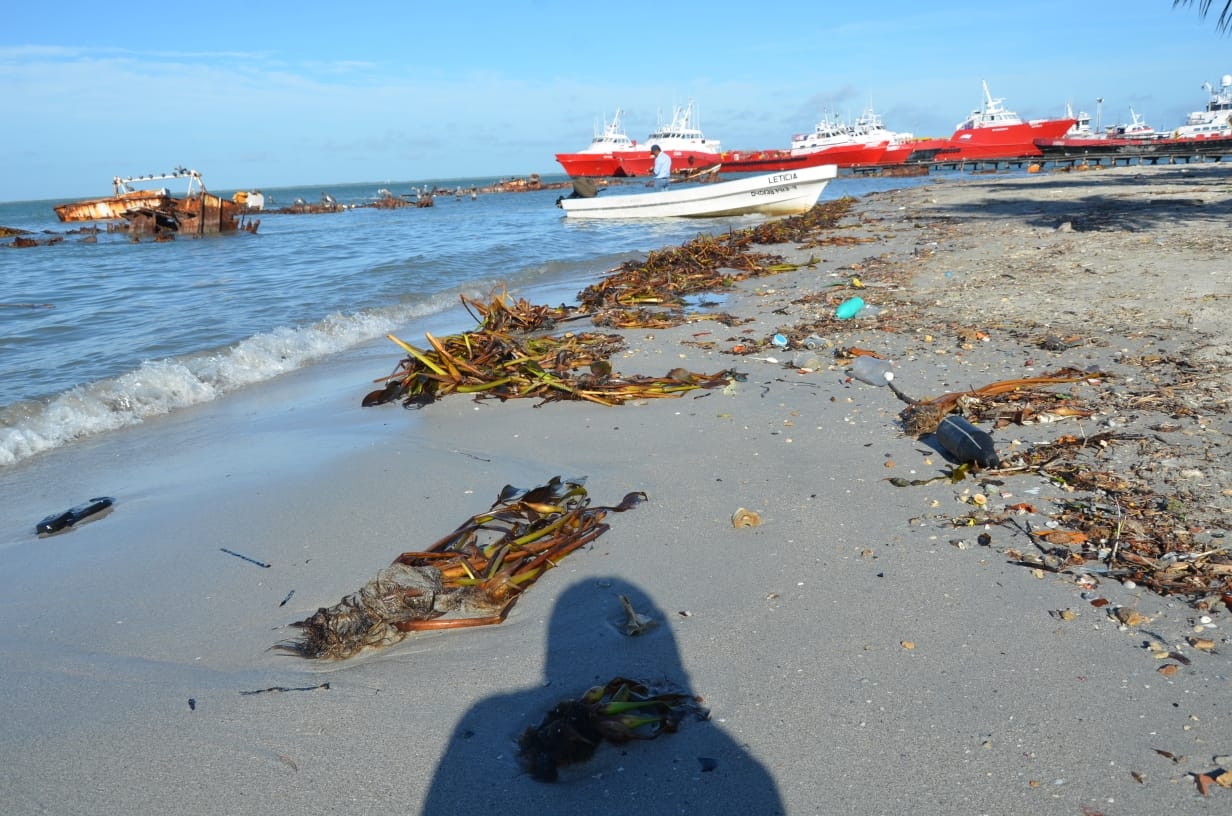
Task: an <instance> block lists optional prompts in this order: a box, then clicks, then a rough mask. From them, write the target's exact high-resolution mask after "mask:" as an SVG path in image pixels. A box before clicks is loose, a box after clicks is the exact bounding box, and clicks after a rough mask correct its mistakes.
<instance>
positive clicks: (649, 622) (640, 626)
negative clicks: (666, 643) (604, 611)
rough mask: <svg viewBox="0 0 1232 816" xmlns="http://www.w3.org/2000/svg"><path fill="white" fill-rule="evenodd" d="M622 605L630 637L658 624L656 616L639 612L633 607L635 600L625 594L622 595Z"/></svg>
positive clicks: (627, 633)
mask: <svg viewBox="0 0 1232 816" xmlns="http://www.w3.org/2000/svg"><path fill="white" fill-rule="evenodd" d="M620 607H621V609H623V610H624V613H625V627H624V628H625V634H626V635H628V636H629V637H637V636H638V635H640V634H642V633H644V632H648V631H650V630H651V629H653V628H654V627H655V626H656V625H657V623H658V622H657V621H656V620H655V619H654V618H651V617H648V616H646V615H643V614H641V613H639V612H638V611H637V610H636V609H634V608H633V602H632V601H630V600H629V598H628V597H627V596H625V595H621V596H620Z"/></svg>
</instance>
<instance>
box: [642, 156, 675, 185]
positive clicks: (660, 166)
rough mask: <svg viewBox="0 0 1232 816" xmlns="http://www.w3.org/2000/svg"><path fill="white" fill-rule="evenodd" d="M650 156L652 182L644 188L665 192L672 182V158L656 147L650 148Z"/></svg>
mask: <svg viewBox="0 0 1232 816" xmlns="http://www.w3.org/2000/svg"><path fill="white" fill-rule="evenodd" d="M650 155H651V157H652V158H653V159H654V181H652V182H650V183H649V184H647V185H646V186H647V187H654V188H655V189H656V190H666V189H667V185H668V184H671V181H672V157H671V156H669V155H667V154H666V153H664V152H663V151H662V150H661V149H660V148H659V146H658V145H651V146H650Z"/></svg>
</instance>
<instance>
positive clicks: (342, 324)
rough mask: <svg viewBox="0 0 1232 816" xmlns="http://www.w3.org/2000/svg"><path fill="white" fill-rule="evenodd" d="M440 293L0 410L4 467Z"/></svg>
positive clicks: (316, 354) (351, 334) (428, 306)
mask: <svg viewBox="0 0 1232 816" xmlns="http://www.w3.org/2000/svg"><path fill="white" fill-rule="evenodd" d="M459 294H460V293H459V292H442V293H439V294H438V295H436V296H433V297H431V298H427V299H422V300H418V301H416V302H414V303H411V304H403V305H401V306H398V307H389V308H384V309H377V310H372V311H367V312H358V313H355V314H350V315H346V314H340V313H338V314H333V315H330V316H328V317H326V318H324V319H323V320H320V321H318V322H316V323H314V324H312V325H310V326H305V327H300V328H291V327H280V328H276V329H274V330H272V331H268V332H263V333H261V334H257V335H254V336H252V337H249V338H247V339H245V340H243V341H241V342H239V343H236V344H234V345H232V346H229V347H227V348H225V349H220V350H217V351H214V352H210V353H204V354H193V355H186V356H183V357H178V358H167V359H162V360H150V361H146V362H144V363H142V364H141V365H140V366H139V367H138V368H136V369H135V370H132V371H128V372H125V373H124V374H121V375H119V376H116V377H111V378H107V379H103V380H98V381H96V382H92V383H87V384H83V385H78V386H75V387H74V388H72V389H70V390H68V391H65V392H64V393H61V394H59V395H57V396H55V397H52V398H51V399H49V400H43V401H33V400H28V401H25V402H20V403H17V404H14V405H10V406H7V407H5V408H3V409H0V467H6V466H10V465H13V464H16V463H17V462H20V461H22V460H24V459H28V458H30V457H32V456H36V455H38V454H40V453H44V452H46V451H50V450H54V449H55V448H59V447H62V446H64V445H67V444H70V443H72V442H76V441H79V440H82V439H85V438H87V437H90V436H94V435H96V434H101V433H106V432H108V431H115V430H119V429H121V428H125V427H128V426H132V425H138V424H140V423H141V422H143V421H144V420H146V419H148V418H150V417H156V416H161V415H164V414H169V413H171V412H173V411H176V410H180V409H183V408H188V407H190V406H193V405H200V404H201V403H206V402H210V401H211V400H214V399H217V398H219V397H221V396H223V395H224V394H227V393H230V392H233V391H236V390H238V389H241V388H244V387H247V386H251V385H256V384H258V383H261V382H265V381H267V380H270V379H273V378H274V377H277V376H279V375H282V374H285V373H288V372H291V371H295V370H297V369H300V368H303V367H305V366H308V365H311V364H312V363H313V362H316V361H318V360H321V359H323V358H325V357H328V356H330V355H333V354H337V353H339V352H342V351H345V350H347V349H350V348H353V347H355V346H358V345H360V344H362V343H365V342H367V341H369V340H372V339H374V338H378V337H381V336H382V335H385V334H388V333H390V332H392V331H395V330H397V329H398V328H399V327H401V326H405V325H406V324H407V323H409V322H412V321H414V320H416V319H418V318H421V317H424V316H426V315H429V314H438V313H440V312H443V311H445V310H446V309H448V308H451V307H453V306H455V305H456V304H457V303H458V296H459Z"/></svg>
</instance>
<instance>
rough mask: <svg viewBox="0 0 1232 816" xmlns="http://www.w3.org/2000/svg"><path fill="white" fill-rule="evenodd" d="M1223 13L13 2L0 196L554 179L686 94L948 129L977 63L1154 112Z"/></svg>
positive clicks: (1057, 96) (1171, 123)
mask: <svg viewBox="0 0 1232 816" xmlns="http://www.w3.org/2000/svg"><path fill="white" fill-rule="evenodd" d="M1217 6H1218V8H1216V9H1215V14H1214V16H1208V17H1207V18H1206V19H1202V18H1201V17H1200V16H1199V14H1198V12H1197V9H1196V8H1194V7H1188V8H1178V9H1173V7H1172V3H1171V0H1084V1H1083V2H1074V0H1069V2H1060V1H1059V0H1034V2H1032V3H1030V4H1027V5H1023V4H1003V3H995V2H989V0H978V1H973V2H967V1H966V0H963V1H962V2H939V3H922V2H919V1H918V0H913V2H898V0H885V1H884V2H880V3H867V4H866V3H842V4H839V3H829V2H801V3H788V4H775V5H772V6H765V5H763V4H759V3H756V2H753V3H750V2H748V0H741V2H731V3H729V2H724V1H723V0H712V1H711V2H704V3H698V2H691V1H690V0H680V1H679V2H672V3H664V4H661V5H660V4H655V3H633V4H618V3H610V2H590V1H589V0H570V2H556V0H537V2H534V3H518V2H508V0H503V2H488V0H471V2H465V3H462V2H454V3H441V2H431V3H429V2H417V1H416V0H403V2H363V0H356V2H352V3H349V4H344V3H338V2H336V0H335V2H329V3H324V2H314V1H304V2H295V3H283V2H277V1H276V0H275V1H273V2H254V3H252V4H251V5H247V4H232V3H228V4H217V3H215V4H204V5H201V6H200V8H201V9H202V13H201V14H200V15H197V14H194V13H193V12H192V11H191V9H192V4H189V5H184V4H176V5H171V6H165V7H159V6H142V5H140V4H138V5H131V4H129V5H123V4H122V5H119V6H115V5H112V6H107V5H106V4H100V3H97V2H91V3H83V2H76V0H67V1H63V0H62V1H61V2H57V3H53V4H50V5H48V4H34V3H26V2H18V3H12V4H9V6H8V7H7V8H6V10H5V12H4V15H3V25H2V26H0V89H2V90H3V96H2V97H0V98H2V99H3V116H2V119H0V121H2V122H3V124H2V125H0V134H2V147H0V201H20V200H28V199H44V198H76V197H89V196H95V195H104V194H107V193H109V192H110V189H111V185H110V182H111V178H112V176H115V175H138V174H144V173H155V172H166V171H169V170H171V169H172V168H174V167H176V166H177V165H183V166H186V167H192V168H195V169H197V170H200V171H201V172H202V174H203V175H204V178H205V182H206V185H207V186H208V187H210V188H211V189H218V190H233V189H248V188H258V187H259V188H272V187H280V186H288V185H311V186H322V187H327V186H328V185H329V184H341V183H346V182H364V181H371V182H374V183H380V184H382V185H384V184H388V183H400V182H405V183H407V184H408V185H409V184H413V183H417V182H420V181H424V180H428V179H438V178H451V177H481V178H483V177H490V178H492V179H495V178H499V177H512V176H525V175H528V174H530V173H540V174H549V173H556V172H559V170H560V168H559V165H557V164H556V162H555V160H554V158H553V156H554V154H555V153H557V152H562V151H573V150H577V149H580V148H582V147H583V146H584V145H585V144H586V143H587V142H589V140H590V138H591V136H592V135H593V132H594V129H595V127H596V125H597V124H599V123H600V122H601V120H602V119H603V118H604V117H606V116H610V115H611V114H612V112H613V111H614V110H615V109H616V108H617V107H620V108H623V109H624V111H625V124H626V125H627V130H628V132H629V135H630V136H631V137H632V138H634V139H638V140H639V141H642V140H644V139H645V137H646V134H647V133H649V132H650V131H651V130H652V129H653V128H654V126H655V125H656V124H657V123H658V121H659V120H660V118H662V117H665V116H667V115H669V114H670V112H671V109H672V107H673V105H677V104H684V103H686V102H687V101H688V100H689V99H694V100H696V104H697V110H698V113H699V117H700V125H701V127H702V129H703V130H704V131H705V133H706V135H707V136H708V137H709V138H712V139H718V140H720V141H721V142H722V144H723V147H724V148H726V149H757V148H769V147H785V146H787V144H788V142H789V141H790V137H791V134H793V133H798V132H801V131H806V130H809V129H811V128H812V126H813V124H815V123H816V122H817V120H818V119H819V118H821V117H822V115H823V114H824V113H825V112H826V111H834V112H836V113H838V114H840V115H843V116H849V117H854V116H855V115H858V114H859V113H860V111H861V110H862V109H863V108H864V107H866V106H868V105H869V104H870V103H871V104H872V106H873V107H874V108H875V109H876V110H877V112H878V113H880V114H881V116H882V118H883V119H884V120H885V123H886V125H887V127H889V128H891V129H892V130H900V131H910V132H913V133H915V134H916V135H919V136H948V135H949V134H950V133H951V132H952V131H953V128H954V125H955V124H956V123H957V122H959V121H960V120H961V119H963V118H964V117H965V116H966V114H967V113H968V112H970V111H971V110H972V109H973V108H975V107H978V106H979V104H980V102H981V99H982V91H981V86H980V81H981V80H987V81H988V83H989V86H990V88H991V90H992V93H993V95H994V96H998V97H1003V98H1004V99H1005V104H1006V106H1007V107H1008V108H1009V109H1011V110H1014V111H1016V112H1017V113H1019V114H1020V115H1021V116H1023V117H1024V118H1043V117H1054V116H1059V115H1062V114H1063V113H1064V111H1065V105H1066V103H1067V102H1068V103H1071V104H1072V105H1073V107H1074V109H1075V110H1079V109H1083V110H1088V111H1089V112H1090V113H1091V114H1092V115H1094V114H1095V113H1096V107H1097V106H1096V103H1095V100H1096V98H1097V97H1102V98H1103V100H1104V102H1103V104H1102V105H1100V106H1099V108H1100V114H1101V119H1102V124H1103V125H1112V124H1116V123H1118V122H1123V121H1128V120H1129V118H1130V113H1129V108H1130V106H1132V107H1133V108H1134V110H1135V111H1137V112H1138V114H1139V115H1141V116H1142V117H1143V118H1144V119H1145V120H1146V121H1147V122H1149V123H1150V124H1152V125H1153V126H1155V127H1156V128H1158V129H1161V130H1163V129H1166V128H1173V127H1175V126H1177V125H1179V124H1180V123H1181V122H1182V121H1184V118H1185V116H1186V114H1187V113H1188V112H1189V111H1191V110H1198V109H1200V108H1201V107H1202V106H1203V105H1204V104H1205V102H1206V99H1207V94H1206V92H1205V91H1204V90H1203V88H1202V83H1203V82H1206V81H1209V82H1212V83H1218V81H1219V78H1220V77H1221V76H1222V75H1223V74H1225V73H1232V47H1230V46H1232V38H1229V37H1228V36H1226V35H1223V34H1221V33H1220V32H1219V31H1217V29H1216V26H1215V17H1217V16H1218V10H1219V8H1222V4H1217ZM160 8H161V9H163V10H162V11H160Z"/></svg>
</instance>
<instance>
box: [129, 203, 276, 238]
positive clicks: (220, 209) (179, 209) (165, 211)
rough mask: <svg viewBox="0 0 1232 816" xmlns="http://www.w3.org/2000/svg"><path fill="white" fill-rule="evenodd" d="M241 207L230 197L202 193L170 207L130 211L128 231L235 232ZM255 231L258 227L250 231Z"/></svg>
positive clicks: (182, 233) (148, 232) (238, 225)
mask: <svg viewBox="0 0 1232 816" xmlns="http://www.w3.org/2000/svg"><path fill="white" fill-rule="evenodd" d="M240 213H241V208H240V206H239V204H236V203H235V202H234V201H232V200H231V199H229V198H220V197H219V196H216V195H214V194H212V193H200V194H197V195H192V196H190V197H188V198H178V199H173V200H171V201H170V204H169V205H167V206H161V207H139V208H134V209H130V210H128V211H127V212H126V213H125V214H124V218H125V219H126V220H127V221H128V223H129V230H130V231H132V232H134V233H138V234H158V233H164V232H175V233H179V234H181V235H210V234H214V233H220V232H235V231H236V230H237V229H239V227H240V219H239V216H240ZM249 231H250V232H251V231H255V228H253V229H249Z"/></svg>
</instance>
